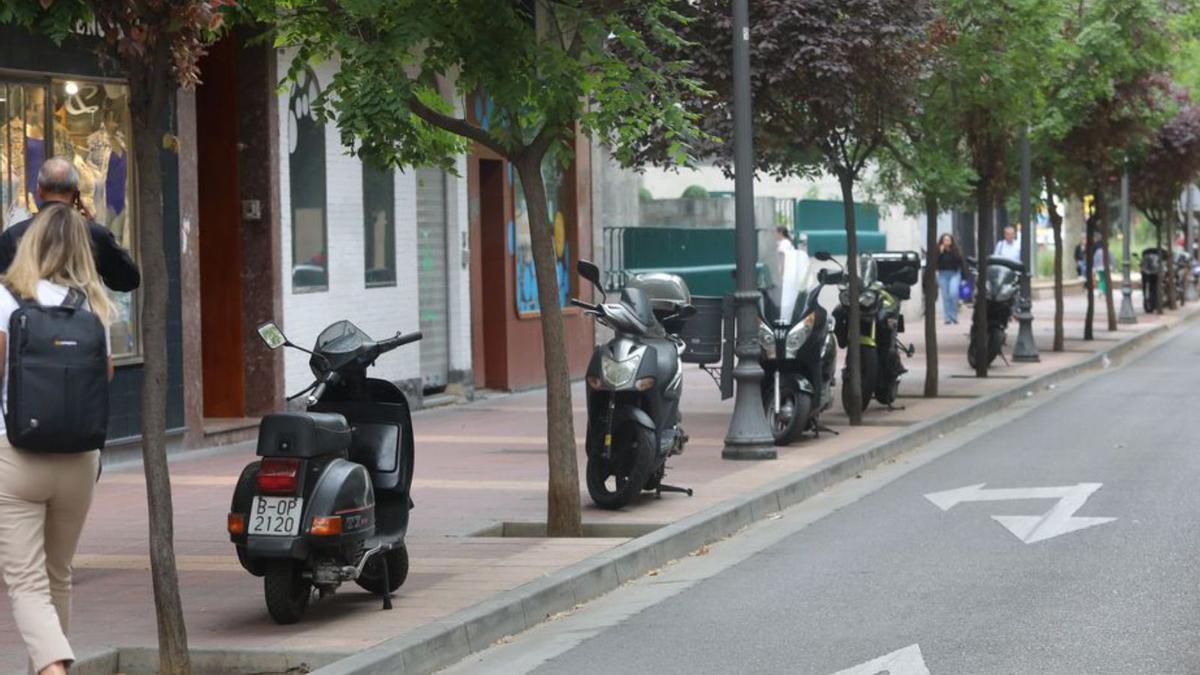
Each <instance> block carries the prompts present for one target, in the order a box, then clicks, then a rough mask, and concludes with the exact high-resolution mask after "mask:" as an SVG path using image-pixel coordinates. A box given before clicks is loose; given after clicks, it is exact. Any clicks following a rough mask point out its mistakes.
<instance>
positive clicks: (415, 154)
mask: <svg viewBox="0 0 1200 675" xmlns="http://www.w3.org/2000/svg"><path fill="white" fill-rule="evenodd" d="M246 4H247V5H248V6H249V7H250V8H251V9H252V10H253V11H254V13H255V15H256V16H257V17H258V18H259V19H260V20H261V21H264V22H267V23H271V24H273V25H274V27H275V30H276V42H277V44H278V45H279V46H281V47H291V48H294V50H295V51H294V52H293V53H294V58H293V59H292V62H291V68H290V74H291V76H292V77H295V76H296V75H297V74H299V73H300V72H301V71H302V70H303V69H304V68H305V67H306V66H307V65H308V64H310V63H312V62H314V61H326V60H336V61H338V62H339V63H340V69H339V70H338V73H337V75H336V76H335V77H334V78H333V80H332V82H331V84H330V85H329V87H328V88H327V89H326V90H325V91H324V92H323V93H322V94H321V96H320V97H319V98H318V100H317V101H316V103H315V107H316V109H317V110H318V112H319V113H322V114H323V115H325V116H326V118H328V119H330V120H332V121H334V122H336V123H337V126H338V128H339V129H340V131H341V135H342V141H343V143H344V144H345V145H346V147H348V148H350V149H351V151H352V152H354V153H356V154H358V155H360V156H361V157H362V158H363V159H364V160H366V161H368V162H372V163H375V164H379V165H383V166H394V167H406V166H421V165H428V164H438V165H441V166H443V167H447V168H450V167H451V166H452V163H453V160H454V158H455V157H457V156H459V155H461V154H462V153H463V152H465V151H466V150H467V149H468V147H469V144H470V143H474V144H477V146H480V147H482V148H486V149H487V150H489V151H491V152H494V153H495V154H497V155H499V156H501V157H504V158H506V159H508V160H509V161H511V162H512V163H513V165H514V166H515V168H516V170H517V172H518V174H519V176H520V178H521V185H522V189H523V191H524V195H525V201H526V204H527V205H528V208H529V225H530V234H531V240H532V245H533V256H534V263H535V268H536V276H537V285H538V299H539V301H540V306H541V315H542V321H541V327H542V338H543V344H544V345H545V360H544V365H545V370H546V384H547V388H548V392H547V393H548V395H547V426H548V429H547V435H548V441H549V462H550V478H549V495H548V500H547V501H548V519H549V520H548V523H549V532H550V534H551V535H558V536H562V535H575V536H577V535H579V534H580V533H581V525H580V522H581V521H580V510H579V480H578V474H577V468H576V459H575V432H574V424H573V421H572V418H573V415H572V412H571V389H570V372H569V370H568V364H567V355H566V346H565V336H564V332H563V323H562V312H561V309H560V307H559V288H558V280H557V278H556V262H557V261H556V258H555V252H554V241H553V232H552V228H551V225H550V218H549V214H548V212H547V203H546V187H545V181H544V179H543V178H542V171H541V169H542V166H543V160H544V159H545V158H546V157H547V156H552V157H557V158H559V160H560V161H562V162H569V161H570V159H571V157H572V156H573V147H574V142H573V139H574V138H575V134H576V131H577V130H578V131H582V132H583V133H584V134H587V135H590V136H591V137H592V138H593V139H595V140H597V141H600V142H603V143H606V144H608V145H609V146H610V149H611V151H612V153H613V156H614V157H616V158H617V160H618V161H621V162H623V163H625V164H633V163H636V162H638V161H642V160H644V159H646V158H648V157H650V156H653V157H655V158H657V159H660V160H663V161H683V160H684V159H686V157H687V156H688V153H689V150H690V149H691V147H692V146H693V144H694V143H695V142H697V141H699V140H701V139H702V136H701V134H699V132H698V131H697V128H696V116H695V115H694V113H691V112H689V111H688V109H687V107H685V106H684V105H681V104H680V103H681V101H682V100H683V99H684V98H685V97H696V96H700V95H701V94H702V90H701V89H700V87H699V85H698V84H697V83H696V82H695V81H694V80H693V79H691V78H690V77H688V76H687V74H686V71H685V65H686V64H685V63H684V62H683V61H681V60H678V59H674V58H664V57H662V56H661V55H662V54H664V53H672V52H675V53H678V52H679V51H681V50H683V49H684V48H685V47H686V46H687V45H686V44H685V43H684V41H683V40H682V39H681V38H680V37H679V35H678V34H677V30H678V28H679V26H680V25H681V22H682V20H683V19H682V16H681V15H680V14H678V13H677V12H676V11H675V10H674V9H673V8H672V7H671V4H672V3H670V2H669V1H668V0H529V1H521V2H506V1H499V0H445V1H443V2H440V3H437V5H438V6H437V8H436V10H435V11H433V10H431V5H430V3H429V2H428V1H427V0H357V1H355V2H328V1H326V0H249V2H247V3H246ZM446 94H450V97H449V99H448V98H447V96H446ZM475 95H482V96H486V98H487V100H488V107H489V109H491V110H492V112H491V114H490V116H489V119H488V121H487V123H486V124H481V123H479V122H478V121H472V120H470V119H469V118H468V117H466V116H463V115H460V114H459V113H458V112H457V107H456V105H455V103H453V102H452V101H454V102H457V101H463V100H465V99H466V98H468V97H473V96H475ZM650 146H653V148H654V150H653V151H649V150H647V148H648V147H650Z"/></svg>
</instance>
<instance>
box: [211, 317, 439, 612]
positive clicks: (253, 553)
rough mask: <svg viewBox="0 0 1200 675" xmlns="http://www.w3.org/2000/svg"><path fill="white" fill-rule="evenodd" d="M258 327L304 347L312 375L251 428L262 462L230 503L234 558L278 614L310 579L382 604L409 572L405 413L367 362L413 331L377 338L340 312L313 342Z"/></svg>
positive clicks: (295, 608)
mask: <svg viewBox="0 0 1200 675" xmlns="http://www.w3.org/2000/svg"><path fill="white" fill-rule="evenodd" d="M258 334H259V336H260V337H261V338H262V339H263V341H264V342H265V343H266V344H267V346H268V347H270V348H271V349H273V350H274V349H279V348H281V347H290V348H293V349H296V350H299V351H302V352H305V353H307V354H309V355H310V357H311V358H310V360H309V367H310V368H311V369H312V372H313V375H314V377H315V380H314V381H313V383H312V384H311V385H309V386H308V387H307V388H306V389H304V390H303V391H301V392H299V393H298V394H296V395H294V396H292V397H290V398H289V399H288V400H289V401H290V400H292V399H295V398H298V397H300V396H303V395H305V394H308V398H307V400H306V403H307V406H306V409H305V411H304V412H283V413H276V414H272V415H267V416H266V417H264V418H263V419H262V422H261V424H260V425H259V434H258V447H257V455H258V456H259V457H260V458H261V459H259V460H258V461H254V462H251V463H250V464H249V465H247V466H246V468H245V469H243V470H242V474H241V477H239V478H238V482H237V487H236V488H235V489H234V493H233V500H232V505H231V506H230V509H229V518H228V531H229V538H230V541H232V542H233V544H234V547H235V548H236V550H237V556H238V561H239V562H240V563H241V565H242V567H243V568H245V570H246V571H247V572H249V573H251V574H253V575H255V576H259V577H262V578H263V589H264V596H265V598H266V604H267V611H268V612H269V613H270V615H271V618H272V619H274V620H275V622H276V623H280V624H290V623H295V622H297V621H299V620H300V619H301V618H302V617H303V616H304V613H305V612H306V611H307V609H308V606H309V604H310V601H311V599H312V595H313V589H314V588H315V589H316V590H317V591H318V592H319V593H320V596H321V597H325V596H326V595H329V594H332V593H333V592H334V591H335V590H336V589H337V588H338V587H339V586H340V585H341V584H342V583H344V582H347V581H354V582H355V583H357V584H358V585H359V586H360V587H362V588H363V589H364V590H366V591H369V592H371V593H373V594H376V595H379V596H382V598H383V607H384V609H391V606H392V605H391V594H392V593H393V592H395V591H396V589H398V588H399V587H400V586H401V584H403V583H404V581H405V578H406V577H407V576H408V549H407V547H406V546H405V543H404V537H405V533H406V532H407V530H408V515H409V510H410V509H411V508H412V507H413V503H412V500H411V499H410V497H409V492H410V489H411V487H412V474H413V450H414V448H413V430H412V418H411V413H410V410H409V405H408V400H407V399H406V398H405V396H404V393H403V392H401V391H400V389H399V388H398V387H396V385H394V384H392V383H391V382H388V381H386V380H380V379H373V378H369V377H367V369H368V368H369V367H371V366H372V365H374V364H375V360H376V359H378V358H379V357H380V356H382V355H383V354H385V353H387V352H389V351H392V350H393V349H396V348H398V347H401V346H403V345H406V344H411V343H413V342H416V341H418V340H420V339H421V333H420V332H415V333H410V334H408V335H401V334H399V333H397V334H396V336H395V337H392V338H389V339H387V340H382V341H380V342H375V341H374V340H372V339H371V337H370V336H368V335H367V334H366V333H364V332H363V331H361V330H360V329H358V328H357V327H356V326H355V325H354V324H352V323H350V322H349V321H338V322H336V323H334V324H332V325H330V326H329V327H328V328H326V329H325V330H324V331H322V332H321V334H320V336H318V337H317V341H316V345H315V346H314V347H313V349H312V351H309V350H307V349H303V348H302V347H298V346H296V345H294V344H292V343H291V342H290V341H289V340H288V339H287V337H285V336H284V334H283V332H282V331H281V330H280V329H279V328H278V327H277V326H276V325H275V324H274V323H267V324H264V325H262V326H260V327H259V328H258Z"/></svg>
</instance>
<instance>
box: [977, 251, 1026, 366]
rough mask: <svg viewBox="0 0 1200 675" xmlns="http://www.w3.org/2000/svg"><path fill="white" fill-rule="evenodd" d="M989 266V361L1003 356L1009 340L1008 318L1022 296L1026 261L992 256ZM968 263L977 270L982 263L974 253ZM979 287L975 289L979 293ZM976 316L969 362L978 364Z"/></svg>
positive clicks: (1009, 318)
mask: <svg viewBox="0 0 1200 675" xmlns="http://www.w3.org/2000/svg"><path fill="white" fill-rule="evenodd" d="M987 264H988V268H987V276H988V279H987V324H988V325H987V341H988V364H989V365H990V364H991V363H992V361H995V360H996V357H1001V358H1003V354H1004V345H1005V344H1007V343H1008V322H1009V321H1010V320H1011V319H1012V316H1013V310H1014V309H1016V307H1017V301H1018V300H1019V299H1020V297H1021V279H1022V278H1024V276H1025V275H1026V272H1025V265H1023V264H1021V263H1019V262H1016V261H1013V260H1009V259H1008V258H1001V257H999V256H991V257H989V258H988V263H987ZM967 267H968V268H970V270H971V272H972V273H974V272H975V271H976V270H978V269H979V263H978V262H977V261H976V260H975V259H974V258H971V257H968V258H967ZM978 292H979V291H978V290H976V293H978ZM975 344H976V342H975V317H974V315H972V317H971V339H970V342H969V344H968V346H967V365H969V366H970V367H971V368H974V367H975V361H976V356H975Z"/></svg>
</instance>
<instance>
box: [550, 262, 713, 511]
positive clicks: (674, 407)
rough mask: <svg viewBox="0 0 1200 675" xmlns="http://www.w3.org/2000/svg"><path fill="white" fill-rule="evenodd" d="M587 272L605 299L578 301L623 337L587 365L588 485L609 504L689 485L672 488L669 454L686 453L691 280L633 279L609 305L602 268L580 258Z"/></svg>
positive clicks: (684, 490)
mask: <svg viewBox="0 0 1200 675" xmlns="http://www.w3.org/2000/svg"><path fill="white" fill-rule="evenodd" d="M576 269H577V270H578V272H579V275H580V276H581V277H583V278H584V279H586V280H588V281H589V282H591V283H592V285H593V286H594V287H595V288H596V289H597V290H599V291H600V294H601V297H602V300H601V302H600V304H591V303H588V302H584V301H582V300H579V299H572V300H571V304H573V305H575V306H576V307H581V308H582V309H583V310H584V312H585V313H586V314H588V315H589V316H592V317H594V318H595V320H596V321H597V322H599V323H600V324H602V325H604V326H607V327H609V328H611V329H612V330H613V331H614V333H615V335H614V336H613V338H612V339H611V340H609V341H608V342H607V343H605V344H602V345H597V346H596V349H595V351H594V352H593V353H592V359H591V362H590V363H589V365H588V369H587V378H586V380H587V415H588V423H587V442H586V447H587V470H586V472H585V473H586V476H587V489H588V494H589V495H590V496H591V498H592V501H593V502H594V503H595V504H596V506H599V507H600V508H602V509H619V508H622V507H624V506H625V505H627V504H629V502H630V501H632V500H633V498H634V497H636V496H637V495H639V494H641V493H642V492H643V491H645V490H653V491H654V492H655V493H656V496H658V497H660V498H661V497H662V493H664V492H679V493H684V494H687V495H688V496H689V497H690V496H691V495H692V491H691V490H690V489H687V488H681V487H676V486H673V485H667V484H665V483H664V482H663V478H665V476H666V468H667V466H666V463H667V458H668V457H670V456H672V455H678V454H680V453H682V452H683V450H684V446H685V445H686V444H687V441H688V437H687V434H686V433H684V431H683V428H682V427H681V425H680V421H681V417H680V413H679V402H680V398H681V397H682V394H683V363H682V361H681V359H680V356H681V355H682V354H683V352H684V342H683V340H681V339H680V338H679V337H678V334H679V332H680V331H681V330H682V328H683V325H684V322H685V321H687V319H689V318H691V317H692V316H694V315H695V314H696V308H695V307H693V306H692V304H691V295H690V293H689V292H688V288H687V284H686V283H684V281H683V279H681V278H679V277H677V276H675V275H673V274H662V273H644V274H635V275H633V276H631V277H630V278H629V279H628V280H627V281H626V282H625V287H624V288H623V289H622V291H621V298H620V301H619V302H612V303H610V302H608V295H607V293H606V292H605V291H604V287H603V285H602V284H601V283H600V270H599V268H597V267H596V265H594V264H593V263H591V262H588V261H586V260H580V261H579V263H578V264H577V266H576Z"/></svg>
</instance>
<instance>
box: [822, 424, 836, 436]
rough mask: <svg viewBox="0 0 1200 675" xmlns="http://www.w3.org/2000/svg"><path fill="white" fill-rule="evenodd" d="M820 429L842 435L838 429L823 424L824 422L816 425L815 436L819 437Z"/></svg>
mask: <svg viewBox="0 0 1200 675" xmlns="http://www.w3.org/2000/svg"><path fill="white" fill-rule="evenodd" d="M822 431H823V432H825V433H827V434H833V435H834V436H841V435H842V432H840V431H838V430H837V429H831V428H829V427H827V426H825V425H824V424H818V425H817V436H818V437H820V435H821V432H822Z"/></svg>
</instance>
